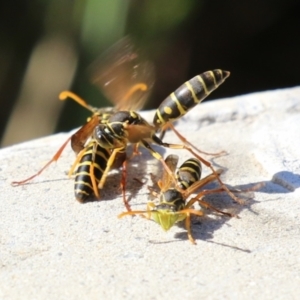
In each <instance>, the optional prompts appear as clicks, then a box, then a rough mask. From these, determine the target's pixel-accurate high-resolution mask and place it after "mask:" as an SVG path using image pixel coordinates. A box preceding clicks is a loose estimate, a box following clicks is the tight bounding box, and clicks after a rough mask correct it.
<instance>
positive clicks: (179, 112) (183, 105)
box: [153, 69, 230, 129]
mask: <svg viewBox="0 0 300 300" xmlns="http://www.w3.org/2000/svg"><path fill="white" fill-rule="evenodd" d="M229 75H230V72H228V71H223V70H220V69H216V70H213V71H207V72H204V73H202V74H200V75H197V76H195V77H193V78H192V79H190V80H188V81H186V82H185V83H184V84H183V85H181V86H180V87H179V88H178V89H177V90H176V91H175V92H173V93H172V94H171V95H169V96H168V97H167V98H166V99H165V100H164V101H163V102H162V103H161V104H160V106H159V107H158V109H157V110H156V113H155V116H154V119H153V124H154V126H155V127H156V128H157V129H158V128H161V127H162V126H163V125H164V124H165V123H167V122H168V121H172V120H176V119H178V118H179V117H182V116H183V115H185V114H186V113H187V112H188V111H189V110H190V109H192V108H193V107H194V106H195V105H197V104H198V103H200V102H201V101H202V100H204V99H205V98H206V97H207V96H208V95H209V94H210V93H211V92H212V91H214V90H215V89H217V88H218V87H219V85H221V84H222V83H223V82H224V81H225V79H226V78H227V77H228V76H229Z"/></svg>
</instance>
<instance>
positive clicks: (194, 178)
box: [118, 155, 234, 244]
mask: <svg viewBox="0 0 300 300" xmlns="http://www.w3.org/2000/svg"><path fill="white" fill-rule="evenodd" d="M165 163H166V164H167V166H168V167H169V169H170V170H171V171H172V172H173V173H174V174H175V171H176V166H177V163H178V156H177V155H169V156H168V157H167V158H166V160H165ZM221 171H222V170H218V171H217V174H218V176H219V175H220V174H221ZM216 177H217V176H216V175H215V174H211V175H209V176H207V177H205V178H203V179H200V178H201V163H200V161H198V160H197V159H195V158H190V159H188V160H187V161H185V162H184V163H183V164H182V165H181V166H180V167H179V168H178V170H177V172H176V178H177V181H178V186H179V187H180V188H181V190H183V192H182V191H180V190H178V188H177V187H176V185H174V182H173V180H172V178H171V177H170V175H169V173H168V172H166V170H164V172H163V176H162V179H161V180H159V181H158V182H157V184H158V187H159V189H160V191H159V192H156V191H154V190H152V189H151V193H152V194H153V195H154V196H155V197H156V198H158V199H159V203H158V204H155V203H154V202H148V203H147V210H145V211H144V210H137V211H128V212H124V213H121V214H120V215H119V216H118V217H119V218H122V217H124V216H128V215H138V214H141V215H142V216H143V217H145V218H147V219H152V220H154V221H155V222H156V223H158V224H159V225H160V226H161V227H162V228H163V229H164V230H166V231H167V230H169V229H170V228H171V227H172V226H173V225H174V224H175V223H177V222H179V221H182V220H185V227H186V229H187V231H188V238H189V240H190V241H191V243H192V244H196V242H195V240H194V238H193V235H192V232H191V215H197V216H203V215H204V213H203V211H200V210H196V209H193V208H192V206H193V204H194V203H195V202H198V203H199V204H200V205H201V206H203V207H205V208H208V209H211V210H213V211H215V212H217V213H219V214H222V215H225V216H228V217H233V216H234V215H233V214H231V213H228V212H224V211H221V210H219V209H217V208H216V207H214V206H212V205H211V204H209V203H208V202H206V201H204V200H203V199H202V198H203V197H204V196H205V195H207V194H212V193H219V192H223V191H224V188H218V189H212V190H202V191H201V192H200V193H198V194H197V195H196V196H195V197H193V198H192V199H190V200H187V199H188V198H189V197H190V195H191V194H193V193H194V192H196V191H197V190H198V189H200V188H202V187H204V186H205V185H207V184H208V183H210V182H212V181H214V180H216Z"/></svg>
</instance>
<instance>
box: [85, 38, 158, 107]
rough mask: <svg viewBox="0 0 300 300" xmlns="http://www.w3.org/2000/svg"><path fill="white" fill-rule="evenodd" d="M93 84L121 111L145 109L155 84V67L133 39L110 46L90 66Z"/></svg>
mask: <svg viewBox="0 0 300 300" xmlns="http://www.w3.org/2000/svg"><path fill="white" fill-rule="evenodd" d="M90 74H91V81H92V83H94V84H95V85H96V86H98V87H99V88H100V89H101V90H102V92H103V93H104V95H105V96H106V97H107V98H108V100H109V101H111V102H112V103H113V104H114V106H115V108H116V109H117V110H139V109H141V108H142V107H143V106H144V104H145V102H146V100H147V99H148V96H149V93H150V92H151V89H152V87H153V85H154V67H153V65H152V63H150V62H149V61H146V60H143V58H142V57H141V55H140V53H139V51H138V49H137V48H136V47H135V45H134V43H133V41H132V40H131V38H130V37H128V36H126V37H124V38H123V39H121V40H120V41H118V42H117V43H116V44H114V45H113V46H112V47H110V48H109V49H108V50H107V51H106V52H105V53H104V54H103V55H102V56H100V58H99V59H98V60H97V61H95V62H94V63H93V64H92V66H91V67H90Z"/></svg>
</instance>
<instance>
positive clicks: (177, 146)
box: [152, 135, 244, 204]
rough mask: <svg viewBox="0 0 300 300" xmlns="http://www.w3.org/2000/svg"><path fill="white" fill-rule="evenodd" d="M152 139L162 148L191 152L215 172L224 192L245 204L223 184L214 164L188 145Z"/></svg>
mask: <svg viewBox="0 0 300 300" xmlns="http://www.w3.org/2000/svg"><path fill="white" fill-rule="evenodd" d="M152 139H153V141H154V142H155V143H157V144H158V145H160V146H163V147H167V148H170V149H185V150H187V151H189V152H190V153H192V154H193V155H194V156H195V157H196V158H197V159H199V160H200V161H201V162H202V163H203V164H204V165H206V166H207V167H208V168H210V169H211V170H212V172H213V174H214V175H215V176H216V179H217V180H218V182H219V183H220V185H221V187H222V188H224V190H225V191H226V192H227V193H228V195H229V196H230V197H231V198H232V199H233V200H234V201H236V202H238V203H239V204H244V201H243V200H242V199H239V198H238V197H236V196H235V195H234V194H233V193H232V192H231V191H230V190H229V189H228V187H227V186H226V185H225V184H224V183H223V181H222V180H221V179H220V177H219V175H218V173H217V171H216V170H215V169H214V168H213V166H212V164H211V163H210V162H209V161H207V160H205V159H204V158H202V157H201V156H199V155H198V154H197V153H195V152H194V151H193V149H192V148H191V147H188V146H187V145H183V144H181V145H180V144H168V143H164V142H162V141H161V140H160V139H159V138H158V137H157V136H156V135H153V136H152Z"/></svg>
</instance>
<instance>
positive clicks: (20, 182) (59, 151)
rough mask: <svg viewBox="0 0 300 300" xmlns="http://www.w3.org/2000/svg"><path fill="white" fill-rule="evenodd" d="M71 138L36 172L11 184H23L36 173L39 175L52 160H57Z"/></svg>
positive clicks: (35, 175)
mask: <svg viewBox="0 0 300 300" xmlns="http://www.w3.org/2000/svg"><path fill="white" fill-rule="evenodd" d="M70 140H71V137H69V138H68V139H67V140H66V141H65V142H64V144H63V145H62V146H61V147H60V148H59V149H58V151H57V152H56V153H55V154H54V156H53V157H52V159H51V160H50V161H48V162H47V163H46V165H45V166H44V167H43V168H42V169H40V170H39V171H38V172H37V173H36V174H34V175H32V176H30V177H29V178H27V179H24V180H21V181H13V182H12V183H11V184H12V185H13V186H18V185H22V184H25V183H26V182H28V181H30V180H32V179H33V178H35V177H37V176H38V175H40V174H41V173H42V172H43V171H44V170H45V169H46V168H47V167H48V166H49V165H50V164H51V163H53V162H54V161H57V160H58V159H59V157H60V156H61V153H62V152H63V150H64V149H65V147H66V146H67V144H68V142H69V141H70Z"/></svg>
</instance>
